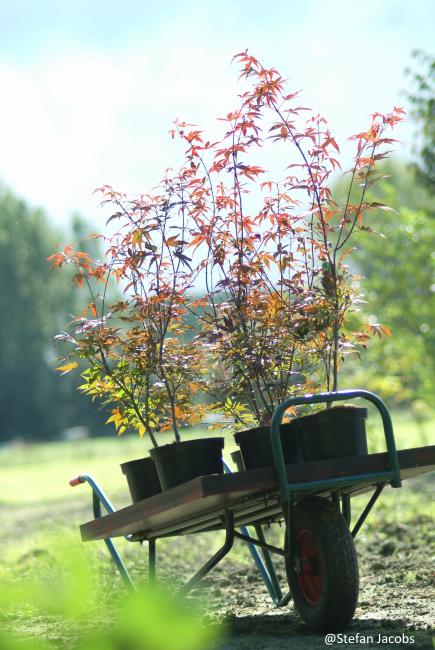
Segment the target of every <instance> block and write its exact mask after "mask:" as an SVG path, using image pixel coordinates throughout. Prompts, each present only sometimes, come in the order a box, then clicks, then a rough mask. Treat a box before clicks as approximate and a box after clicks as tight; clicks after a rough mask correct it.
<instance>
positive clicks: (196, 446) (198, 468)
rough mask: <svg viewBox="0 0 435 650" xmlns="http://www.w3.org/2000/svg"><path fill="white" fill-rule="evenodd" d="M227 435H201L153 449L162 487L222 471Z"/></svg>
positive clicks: (152, 452) (166, 488) (165, 488)
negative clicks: (218, 436)
mask: <svg viewBox="0 0 435 650" xmlns="http://www.w3.org/2000/svg"><path fill="white" fill-rule="evenodd" d="M223 448H224V438H200V439H198V440H185V441H183V442H173V443H172V444H170V445H163V446H162V447H155V448H154V449H151V450H150V454H151V457H152V459H153V460H154V462H155V464H156V468H157V473H158V475H159V479H160V484H161V486H162V489H163V490H168V489H169V488H172V487H175V486H176V485H180V484H181V483H186V481H190V480H192V479H193V478H196V477H197V476H207V475H208V474H222V473H223V471H224V467H223V461H222V449H223Z"/></svg>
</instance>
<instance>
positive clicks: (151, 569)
mask: <svg viewBox="0 0 435 650" xmlns="http://www.w3.org/2000/svg"><path fill="white" fill-rule="evenodd" d="M148 579H149V581H150V582H155V581H156V540H155V539H149V540H148Z"/></svg>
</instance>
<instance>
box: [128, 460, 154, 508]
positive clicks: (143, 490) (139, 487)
mask: <svg viewBox="0 0 435 650" xmlns="http://www.w3.org/2000/svg"><path fill="white" fill-rule="evenodd" d="M121 469H122V473H123V474H125V477H126V479H127V483H128V487H129V490H130V494H131V498H132V500H133V503H136V502H137V501H142V499H147V498H148V497H152V496H153V495H154V494H158V493H159V492H161V491H162V489H161V487H160V481H159V477H158V475H157V470H156V466H155V464H154V461H153V460H152V458H139V459H138V460H130V461H129V462H128V463H122V465H121Z"/></svg>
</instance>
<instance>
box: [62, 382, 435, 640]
mask: <svg viewBox="0 0 435 650" xmlns="http://www.w3.org/2000/svg"><path fill="white" fill-rule="evenodd" d="M355 398H362V399H364V400H368V401H369V402H371V403H372V404H373V405H374V406H375V407H376V409H377V410H378V412H379V414H380V416H381V419H382V424H383V430H384V435H385V441H386V447H387V451H386V452H383V453H376V454H367V455H362V456H353V457H346V458H335V459H331V460H327V461H325V460H316V461H311V462H300V463H297V464H292V465H287V466H285V463H284V456H283V451H282V447H281V441H280V435H279V426H280V424H281V422H282V419H283V416H284V413H285V411H286V410H287V409H289V408H290V407H292V406H296V405H305V404H317V403H328V404H331V403H332V402H337V401H344V400H351V399H355ZM270 433H271V441H272V448H273V455H274V467H268V468H261V469H253V470H248V471H238V472H234V473H231V472H229V471H228V472H227V473H225V474H222V475H219V474H218V475H209V476H202V477H199V478H196V479H193V480H191V481H189V482H187V483H184V484H182V485H179V486H177V487H174V488H171V489H169V490H166V491H164V492H162V493H160V494H157V495H155V496H152V497H149V498H147V499H145V500H143V501H139V502H138V503H134V504H133V505H130V506H128V507H125V508H122V509H121V510H118V511H115V510H114V508H113V507H112V505H111V504H110V502H109V501H108V500H107V498H106V496H105V495H104V493H103V491H102V490H101V488H100V487H99V486H98V484H97V483H96V482H95V480H94V479H93V478H92V477H90V476H88V475H86V474H83V475H80V476H78V477H77V478H75V479H73V480H72V481H71V482H70V483H71V485H78V484H79V483H84V482H88V483H89V484H90V486H91V488H92V491H93V508H94V519H93V520H92V521H89V522H88V523H85V524H83V525H82V526H81V536H82V539H83V541H90V540H98V539H102V540H104V541H105V543H106V545H107V547H108V549H109V551H110V553H111V556H112V558H113V560H114V561H115V563H116V565H117V567H118V569H119V571H120V573H121V575H122V576H123V578H124V579H125V581H126V582H127V583H128V584H129V585H131V580H130V577H129V574H128V572H127V570H126V568H125V566H124V564H123V562H122V560H121V558H120V555H119V553H118V551H117V549H116V547H115V545H114V542H113V541H112V539H113V538H115V537H120V536H124V537H126V539H128V540H129V541H130V542H145V541H146V542H147V543H148V546H149V576H150V578H151V579H154V578H155V575H156V542H157V540H158V539H160V538H162V537H171V536H176V535H189V534H194V533H202V532H208V531H215V530H224V531H225V538H224V543H223V545H222V547H221V548H220V549H219V550H218V551H217V552H216V553H215V554H214V555H213V556H212V557H211V558H210V559H209V560H208V561H207V562H206V563H205V564H204V566H202V567H201V568H200V569H199V570H198V571H197V573H196V574H195V575H194V576H193V577H192V578H191V579H190V580H189V581H188V582H187V583H186V584H185V585H184V586H183V587H182V588H181V593H182V594H186V593H188V592H189V591H190V590H191V589H192V588H193V587H194V586H196V585H197V583H198V582H199V581H200V580H201V579H202V578H203V577H204V576H205V575H206V574H207V573H208V572H209V571H210V570H211V569H212V568H213V567H214V566H216V565H217V564H218V562H220V561H221V560H222V559H223V558H224V557H225V556H226V555H227V554H228V553H229V552H230V550H231V549H232V547H233V545H234V542H235V541H236V540H239V541H242V542H244V543H246V544H248V546H249V549H250V551H251V554H252V556H253V559H254V561H255V563H256V566H257V567H258V569H259V571H260V573H261V577H262V579H263V580H264V582H265V584H266V587H267V589H268V591H269V593H270V596H271V597H272V599H273V601H274V603H275V605H276V606H277V607H283V606H285V605H287V604H288V603H289V601H290V599H291V598H292V599H293V602H294V606H295V608H296V610H297V611H298V613H299V614H300V616H301V618H302V619H303V620H304V621H305V623H307V624H308V625H309V626H310V627H311V628H312V629H316V630H327V631H338V630H341V629H343V628H344V627H345V626H346V625H347V624H348V623H349V622H350V621H351V619H352V617H353V615H354V612H355V608H356V605H357V599H358V583H359V575H358V562H357V556H356V552H355V546H354V539H355V537H356V535H357V534H358V532H359V530H360V529H361V526H362V525H363V523H364V521H365V520H366V518H367V516H368V514H369V513H370V511H371V509H372V508H373V506H374V504H375V503H376V501H377V499H378V498H379V496H380V494H381V492H382V490H383V489H384V487H385V486H386V485H391V486H392V487H393V488H399V487H401V485H402V481H403V480H404V479H407V478H411V477H415V476H417V475H419V474H422V473H424V472H428V471H431V470H433V469H435V446H427V447H420V448H412V449H405V450H401V451H397V450H396V446H395V441H394V434H393V428H392V423H391V418H390V415H389V412H388V410H387V408H386V406H385V404H384V403H383V402H382V400H381V399H380V398H379V397H377V396H376V395H374V394H373V393H370V392H368V391H363V390H351V391H340V392H335V393H322V394H317V395H306V396H303V397H296V398H291V399H289V400H287V401H285V402H284V403H282V404H280V405H279V406H278V407H277V408H276V410H275V412H274V414H273V417H272V422H271V427H270ZM227 469H229V468H227ZM366 492H371V496H370V498H369V500H368V502H367V505H366V506H365V508H364V509H363V511H362V513H361V514H360V516H359V517H358V518H357V520H356V521H354V522H352V515H351V498H352V497H354V496H356V495H360V494H363V493H366ZM102 506H103V507H104V508H105V509H106V510H107V512H108V514H106V515H104V516H102ZM274 523H284V524H285V538H284V543H283V546H282V547H281V548H280V547H278V546H275V545H273V544H270V543H268V542H267V541H266V538H265V534H264V529H263V526H264V525H265V524H268V525H269V524H274ZM247 526H252V527H253V531H252V529H251V531H252V532H250V530H249V529H248V528H247ZM254 531H255V534H253V532H254ZM274 554H276V555H279V556H281V557H283V558H284V561H285V568H286V574H287V581H288V586H289V590H288V591H287V592H286V593H283V592H282V589H281V585H280V583H279V580H278V577H277V573H276V571H275V568H274V564H273V561H272V555H274Z"/></svg>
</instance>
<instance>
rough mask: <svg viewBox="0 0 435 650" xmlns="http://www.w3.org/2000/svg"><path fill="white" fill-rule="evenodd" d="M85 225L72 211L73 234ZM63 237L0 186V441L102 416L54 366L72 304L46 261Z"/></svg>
mask: <svg viewBox="0 0 435 650" xmlns="http://www.w3.org/2000/svg"><path fill="white" fill-rule="evenodd" d="M84 230H86V232H88V231H89V227H88V226H85V225H84V223H83V220H81V219H80V218H79V217H77V216H76V217H75V218H74V219H73V223H72V231H73V232H72V233H71V236H72V238H76V239H77V238H79V237H81V236H82V234H83V231H84ZM63 237H64V235H62V234H61V233H59V232H57V231H56V230H55V229H54V228H53V227H52V226H51V225H50V223H49V221H48V219H47V218H46V216H45V215H44V213H43V212H42V211H41V210H39V209H31V208H29V207H28V206H27V205H26V203H25V202H24V201H22V200H20V199H19V198H17V197H15V196H14V195H13V194H12V193H11V192H10V191H8V190H6V189H4V188H1V189H0V378H1V384H0V386H1V388H0V409H1V414H2V416H1V420H0V442H1V441H5V440H8V439H11V438H16V437H21V438H24V439H30V438H35V439H49V438H54V437H56V436H58V435H59V433H60V431H61V430H62V429H64V428H66V427H69V426H75V425H87V426H89V427H90V428H91V429H92V430H93V431H98V429H99V428H100V424H101V423H102V422H103V421H104V418H103V417H102V415H101V414H99V413H98V412H97V413H95V409H91V408H90V407H89V405H88V404H86V402H85V401H84V400H83V399H80V395H79V394H78V393H77V391H76V390H75V380H74V378H70V377H65V378H64V381H59V378H58V376H56V373H54V372H53V367H54V365H55V363H56V362H55V354H54V351H53V347H52V340H53V336H54V335H55V333H56V332H57V331H58V329H59V326H60V324H61V323H64V322H65V317H66V316H67V315H68V314H70V313H71V314H73V313H74V311H75V305H74V303H75V294H74V291H73V288H72V286H71V285H70V283H68V282H65V279H64V278H63V279H62V278H61V277H59V274H53V273H52V272H51V270H50V266H49V264H47V261H46V258H47V257H48V256H49V254H50V253H51V252H52V251H53V247H55V246H56V242H58V241H60V239H61V238H63ZM87 245H88V246H89V245H90V244H89V241H88V243H87ZM93 245H94V246H95V243H94V244H93Z"/></svg>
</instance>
